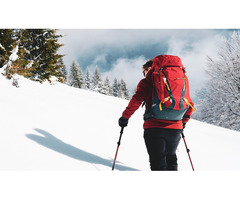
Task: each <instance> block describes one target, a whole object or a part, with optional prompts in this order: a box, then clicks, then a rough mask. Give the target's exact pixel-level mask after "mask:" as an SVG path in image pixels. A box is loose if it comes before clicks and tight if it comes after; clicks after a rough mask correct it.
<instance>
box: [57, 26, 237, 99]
mask: <svg viewBox="0 0 240 200" xmlns="http://www.w3.org/2000/svg"><path fill="white" fill-rule="evenodd" d="M232 32H233V29H60V30H59V33H60V34H61V35H63V37H62V38H61V39H60V40H59V42H60V43H62V44H64V46H63V47H61V49H60V53H62V54H64V55H65V56H64V58H63V59H64V63H65V65H66V66H67V68H68V69H69V67H70V66H71V64H72V62H73V60H76V61H77V63H78V64H79V66H80V67H81V69H82V70H83V72H85V70H86V68H87V67H88V68H89V70H90V72H92V73H93V71H94V69H95V68H96V66H97V67H98V68H99V71H100V72H101V73H102V78H103V79H105V77H106V76H108V77H109V79H110V81H111V82H112V81H113V79H114V78H115V77H116V78H117V79H119V80H120V79H124V80H125V81H126V83H127V86H128V88H129V90H130V91H134V89H135V88H136V86H137V84H138V82H139V81H140V80H141V79H142V78H143V75H142V71H141V67H142V65H143V64H144V63H145V62H146V61H147V60H148V59H153V58H154V57H155V56H157V55H160V54H170V55H176V56H179V57H180V58H181V59H182V63H183V65H184V66H185V67H186V69H187V75H188V78H189V81H190V92H191V93H192V96H193V97H194V96H195V94H196V91H198V90H200V89H201V88H203V87H205V81H206V79H207V75H206V73H205V69H206V67H207V57H208V56H209V57H211V58H216V57H217V52H218V50H219V48H220V46H221V42H222V40H223V38H224V37H229V36H230V35H231V34H232Z"/></svg>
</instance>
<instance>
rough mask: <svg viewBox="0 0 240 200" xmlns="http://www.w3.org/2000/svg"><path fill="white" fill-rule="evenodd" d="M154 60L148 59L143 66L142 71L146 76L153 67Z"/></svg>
mask: <svg viewBox="0 0 240 200" xmlns="http://www.w3.org/2000/svg"><path fill="white" fill-rule="evenodd" d="M152 64H153V60H148V61H147V62H146V63H145V64H144V65H143V66H142V71H143V75H144V76H146V75H147V73H148V71H149V70H150V69H151V68H152Z"/></svg>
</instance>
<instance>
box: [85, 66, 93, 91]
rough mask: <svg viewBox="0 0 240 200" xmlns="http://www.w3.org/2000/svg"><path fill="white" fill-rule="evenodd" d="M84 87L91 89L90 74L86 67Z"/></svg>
mask: <svg viewBox="0 0 240 200" xmlns="http://www.w3.org/2000/svg"><path fill="white" fill-rule="evenodd" d="M85 88H86V89H88V90H91V89H92V83H91V75H90V72H89V69H88V68H87V69H86V74H85Z"/></svg>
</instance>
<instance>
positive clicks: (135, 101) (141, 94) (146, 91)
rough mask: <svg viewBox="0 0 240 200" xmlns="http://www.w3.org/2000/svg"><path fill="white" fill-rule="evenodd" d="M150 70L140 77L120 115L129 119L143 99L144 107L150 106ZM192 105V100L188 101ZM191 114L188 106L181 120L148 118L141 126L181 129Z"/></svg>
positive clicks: (151, 85)
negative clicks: (135, 88) (144, 76)
mask: <svg viewBox="0 0 240 200" xmlns="http://www.w3.org/2000/svg"><path fill="white" fill-rule="evenodd" d="M151 75H152V70H150V71H149V72H148V73H147V76H146V78H144V79H142V80H141V81H140V82H139V83H138V85H137V90H136V93H135V94H134V95H133V96H132V98H131V100H130V102H129V104H128V106H127V107H126V109H125V110H124V111H123V114H122V116H123V117H125V118H126V119H129V118H130V117H131V116H132V114H133V113H134V112H135V111H136V110H137V109H138V108H139V106H140V105H141V104H142V102H143V101H145V102H146V104H145V105H146V109H148V108H150V107H151V106H152V94H153V92H152V90H153V84H152V79H151ZM190 103H191V104H192V105H194V104H193V102H190ZM191 115H192V108H191V107H189V109H188V110H187V111H186V113H185V115H184V117H183V120H179V121H167V120H159V119H150V120H147V121H145V122H144V124H143V128H144V129H146V128H169V129H182V128H183V127H182V122H188V120H189V119H190V117H191Z"/></svg>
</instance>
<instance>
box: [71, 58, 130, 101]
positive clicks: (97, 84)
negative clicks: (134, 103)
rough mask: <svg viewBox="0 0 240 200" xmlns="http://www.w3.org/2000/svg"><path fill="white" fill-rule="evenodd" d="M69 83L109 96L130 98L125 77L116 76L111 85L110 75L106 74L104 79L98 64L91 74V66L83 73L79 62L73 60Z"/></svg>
mask: <svg viewBox="0 0 240 200" xmlns="http://www.w3.org/2000/svg"><path fill="white" fill-rule="evenodd" d="M68 84H69V85H70V86H72V87H76V88H82V89H87V90H91V91H95V92H98V93H101V94H105V95H109V96H115V97H120V98H123V99H130V94H129V90H128V89H127V85H126V82H125V81H124V80H123V79H121V80H118V79H117V78H114V81H113V84H112V85H111V83H110V80H109V78H108V76H106V78H105V79H104V80H103V79H102V75H101V73H100V72H99V69H98V67H97V66H96V67H95V70H94V72H93V74H91V72H90V70H89V68H87V69H86V73H85V74H83V71H82V69H81V67H80V66H79V64H77V62H76V61H73V63H72V65H71V66H70V74H69V78H68Z"/></svg>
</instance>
